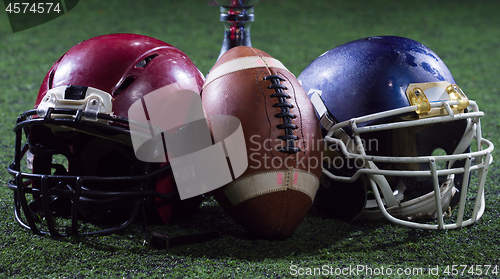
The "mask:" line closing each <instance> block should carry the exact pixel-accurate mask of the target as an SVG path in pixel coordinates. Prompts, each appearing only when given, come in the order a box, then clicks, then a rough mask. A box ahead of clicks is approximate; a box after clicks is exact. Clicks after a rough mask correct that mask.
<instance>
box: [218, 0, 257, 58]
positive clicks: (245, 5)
mask: <svg viewBox="0 0 500 279" xmlns="http://www.w3.org/2000/svg"><path fill="white" fill-rule="evenodd" d="M216 1H217V4H219V5H220V21H222V23H223V24H224V40H223V41H222V48H221V50H220V54H219V57H221V56H222V54H224V53H225V52H226V51H228V50H229V49H230V48H232V47H235V46H252V42H251V40H250V25H251V24H252V22H253V20H254V15H253V11H254V6H255V5H256V4H257V3H258V2H259V1H260V0H216Z"/></svg>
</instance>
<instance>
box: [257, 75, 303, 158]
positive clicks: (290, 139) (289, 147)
mask: <svg viewBox="0 0 500 279" xmlns="http://www.w3.org/2000/svg"><path fill="white" fill-rule="evenodd" d="M264 80H269V81H271V85H269V86H268V87H267V88H268V89H274V90H275V91H276V92H275V93H273V94H271V98H278V103H276V104H274V105H273V107H275V108H280V109H281V112H280V113H278V114H275V115H274V117H276V118H281V119H283V124H280V125H277V126H276V127H277V128H278V129H283V130H284V132H285V135H284V136H279V137H278V139H280V140H283V141H285V142H286V145H285V146H284V147H281V148H279V149H278V151H279V152H283V153H288V154H295V153H298V152H300V148H298V147H296V146H295V141H296V140H298V139H299V138H298V137H297V136H296V135H294V134H293V131H294V130H296V129H297V126H296V125H294V124H292V119H294V118H295V117H296V116H295V115H294V114H293V113H291V112H290V108H293V105H292V104H290V103H288V102H287V99H290V98H291V97H290V95H288V94H286V93H285V92H284V91H283V90H287V89H288V88H287V87H286V86H284V85H283V84H281V83H280V82H282V81H285V79H284V78H282V77H281V76H278V75H269V76H266V77H265V78H264Z"/></svg>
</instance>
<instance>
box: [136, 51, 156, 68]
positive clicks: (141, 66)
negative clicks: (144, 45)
mask: <svg viewBox="0 0 500 279" xmlns="http://www.w3.org/2000/svg"><path fill="white" fill-rule="evenodd" d="M156 56H158V54H153V55H150V56H148V57H146V58H144V59H143V60H141V62H139V63H137V65H135V67H136V68H144V67H146V65H147V64H148V63H149V62H151V60H153V58H155V57H156Z"/></svg>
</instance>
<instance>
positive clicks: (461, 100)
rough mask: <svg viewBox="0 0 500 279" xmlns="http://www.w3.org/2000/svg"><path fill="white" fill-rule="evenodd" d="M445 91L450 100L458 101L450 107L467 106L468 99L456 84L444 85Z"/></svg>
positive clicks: (461, 107)
mask: <svg viewBox="0 0 500 279" xmlns="http://www.w3.org/2000/svg"><path fill="white" fill-rule="evenodd" d="M446 92H447V93H448V96H449V97H450V100H452V101H458V105H453V106H452V107H453V108H454V109H457V110H464V109H466V108H467V107H468V106H469V99H468V98H467V96H465V93H464V92H463V91H462V89H460V87H458V85H456V84H452V85H450V86H448V87H446Z"/></svg>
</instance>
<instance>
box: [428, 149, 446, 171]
mask: <svg viewBox="0 0 500 279" xmlns="http://www.w3.org/2000/svg"><path fill="white" fill-rule="evenodd" d="M445 155H447V154H446V151H444V149H442V148H436V149H434V151H432V154H431V156H436V157H437V156H445ZM446 163H447V162H446V161H436V166H437V168H438V169H440V170H441V169H445V168H446Z"/></svg>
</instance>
